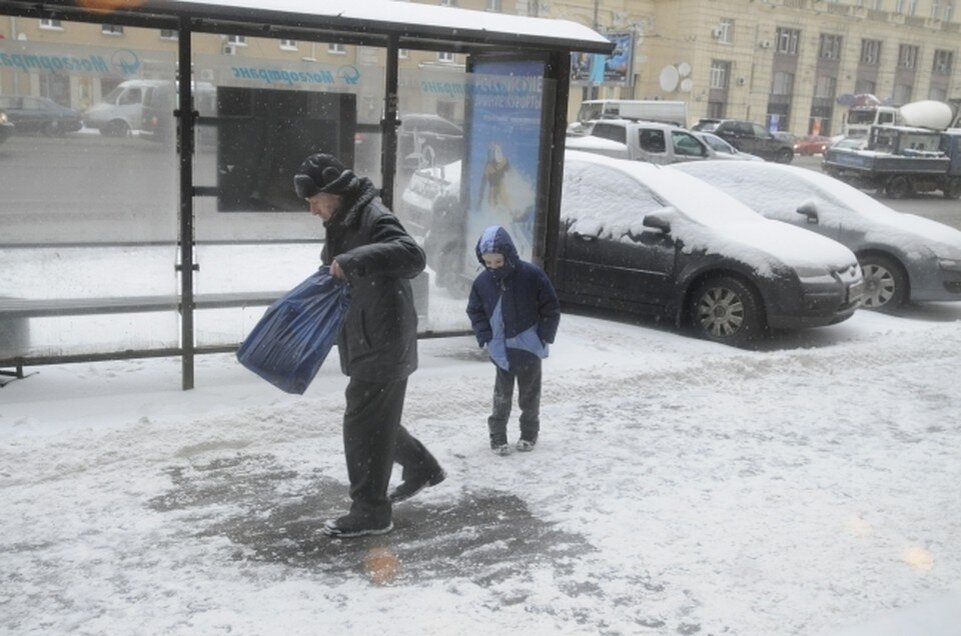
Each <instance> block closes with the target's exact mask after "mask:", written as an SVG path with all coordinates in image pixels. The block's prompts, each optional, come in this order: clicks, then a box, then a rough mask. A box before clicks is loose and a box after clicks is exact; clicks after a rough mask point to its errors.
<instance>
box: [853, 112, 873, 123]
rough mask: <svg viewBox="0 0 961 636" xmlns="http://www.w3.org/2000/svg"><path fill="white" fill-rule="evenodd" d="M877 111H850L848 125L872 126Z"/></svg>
mask: <svg viewBox="0 0 961 636" xmlns="http://www.w3.org/2000/svg"><path fill="white" fill-rule="evenodd" d="M876 112H877V111H874V110H852V111H849V112H848V123H849V124H873V123H874V115H875V113H876Z"/></svg>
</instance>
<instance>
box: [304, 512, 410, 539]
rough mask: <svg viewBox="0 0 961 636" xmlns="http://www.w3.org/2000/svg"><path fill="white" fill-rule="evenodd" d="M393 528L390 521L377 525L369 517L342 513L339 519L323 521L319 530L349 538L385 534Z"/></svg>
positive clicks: (329, 534)
mask: <svg viewBox="0 0 961 636" xmlns="http://www.w3.org/2000/svg"><path fill="white" fill-rule="evenodd" d="M393 529H394V523H393V522H392V521H388V522H387V525H381V526H380V527H378V526H377V525H374V524H372V522H371V521H370V520H369V519H360V518H358V517H352V516H350V515H344V516H343V517H340V518H339V519H330V520H328V521H325V522H324V527H323V528H322V529H321V532H323V533H324V534H326V535H327V536H328V537H333V538H335V539H349V538H352V537H366V536H371V535H378V534H387V533H388V532H390V531H391V530H393Z"/></svg>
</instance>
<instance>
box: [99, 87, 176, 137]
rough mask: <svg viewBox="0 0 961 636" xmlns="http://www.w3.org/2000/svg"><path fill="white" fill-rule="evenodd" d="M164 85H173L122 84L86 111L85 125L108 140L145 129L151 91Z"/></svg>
mask: <svg viewBox="0 0 961 636" xmlns="http://www.w3.org/2000/svg"><path fill="white" fill-rule="evenodd" d="M162 84H169V82H167V81H166V80H143V79H134V80H126V81H124V82H120V84H119V85H118V86H117V88H115V89H113V90H112V91H110V92H109V93H108V94H107V96H106V97H104V98H103V101H102V102H98V103H96V104H94V105H93V106H91V107H90V108H88V109H87V110H85V111H84V113H83V125H84V126H86V127H87V128H96V129H97V130H99V131H100V134H101V135H106V136H108V137H126V136H127V135H129V134H131V132H132V131H134V130H139V129H140V128H141V126H142V125H143V105H144V100H145V98H146V96H147V93H148V91H149V89H151V88H154V87H156V86H160V85H162Z"/></svg>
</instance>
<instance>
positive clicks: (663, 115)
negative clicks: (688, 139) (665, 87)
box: [577, 99, 687, 128]
mask: <svg viewBox="0 0 961 636" xmlns="http://www.w3.org/2000/svg"><path fill="white" fill-rule="evenodd" d="M596 119H631V120H634V121H656V122H660V123H662V124H671V125H673V126H680V127H681V128H685V127H686V126H687V103H686V102H676V101H668V100H662V99H593V100H588V101H585V102H582V103H581V108H580V110H579V111H578V113H577V121H579V122H580V123H581V124H586V123H587V122H590V121H593V120H596Z"/></svg>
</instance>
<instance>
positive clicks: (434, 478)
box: [390, 468, 447, 503]
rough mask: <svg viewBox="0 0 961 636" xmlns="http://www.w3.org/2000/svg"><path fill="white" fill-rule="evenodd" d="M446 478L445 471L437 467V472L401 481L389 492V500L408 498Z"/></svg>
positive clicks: (397, 500) (395, 501) (396, 500)
mask: <svg viewBox="0 0 961 636" xmlns="http://www.w3.org/2000/svg"><path fill="white" fill-rule="evenodd" d="M446 478H447V473H445V472H444V469H443V468H438V469H437V472H435V473H432V474H430V475H418V476H417V477H412V478H410V479H407V480H405V481H403V482H402V483H401V484H400V485H399V486H397V488H394V490H393V491H391V493H390V500H391V502H393V503H397V502H399V501H404V500H405V499H410V498H411V497H413V496H414V495H416V494H417V493H419V492H420V491H421V490H423V489H424V488H427V487H428V486H436V485H437V484H439V483H440V482H442V481H444V480H445V479H446Z"/></svg>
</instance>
